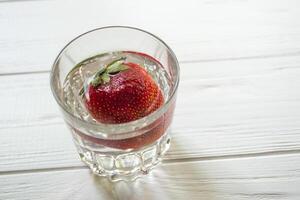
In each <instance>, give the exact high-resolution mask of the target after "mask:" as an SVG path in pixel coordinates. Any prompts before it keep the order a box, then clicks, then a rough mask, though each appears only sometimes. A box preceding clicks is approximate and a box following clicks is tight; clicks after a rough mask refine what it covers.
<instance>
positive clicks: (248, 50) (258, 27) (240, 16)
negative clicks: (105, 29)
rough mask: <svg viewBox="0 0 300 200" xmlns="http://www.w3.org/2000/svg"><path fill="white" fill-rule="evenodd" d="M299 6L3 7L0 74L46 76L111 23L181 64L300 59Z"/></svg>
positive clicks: (271, 2)
mask: <svg viewBox="0 0 300 200" xmlns="http://www.w3.org/2000/svg"><path fill="white" fill-rule="evenodd" d="M299 6H300V2H299V1H298V0H287V1H284V2H282V1H280V0H265V1H263V2H261V1H260V0H252V1H243V0H236V1H226V2H224V1H222V0H214V1H204V0H202V1H199V0H191V1H189V3H186V2H185V1H159V0H153V1H143V2H140V1H138V0H132V1H130V2H126V4H121V3H120V2H119V1H117V0H113V1H110V3H109V4H106V3H102V2H99V1H97V0H89V1H78V2H76V3H74V2H72V1H63V2H62V1H58V0H51V1H28V2H22V1H21V2H15V3H9V2H2V3H1V4H0V27H1V34H0V51H1V54H0V61H1V62H0V74H7V73H20V72H33V71H47V70H49V69H50V67H51V64H52V62H53V60H54V58H55V56H56V55H57V54H58V52H59V50H60V49H61V48H62V47H63V46H64V45H65V44H66V43H67V42H68V41H69V40H71V39H72V38H74V37H75V36H77V35H78V34H80V33H82V32H85V31H87V30H90V29H93V28H96V27H101V26H108V25H128V26H136V27H140V28H143V29H146V30H149V31H150V32H153V33H155V34H157V35H158V36H160V37H162V38H163V39H164V40H165V41H166V42H167V43H168V44H170V45H171V47H172V48H174V50H175V52H176V54H177V55H178V58H179V60H180V61H182V62H191V61H214V60H226V59H249V58H260V57H276V56H282V57H284V56H288V55H300V48H299V46H300V21H299V20H298V19H299V12H298V7H299ZM179 10H180V13H178V11H179ZM116 13H118V14H117V15H116ZM120 16H122V17H120Z"/></svg>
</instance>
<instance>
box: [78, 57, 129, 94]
mask: <svg viewBox="0 0 300 200" xmlns="http://www.w3.org/2000/svg"><path fill="white" fill-rule="evenodd" d="M125 60H126V57H121V58H118V59H116V60H114V61H112V62H111V63H109V64H107V65H106V66H104V67H101V68H100V70H99V71H98V72H97V73H96V74H95V75H94V77H93V79H92V80H91V82H90V84H92V85H93V86H94V87H98V86H99V85H100V84H106V83H108V82H109V81H110V76H111V75H115V74H117V73H119V72H121V71H124V70H127V69H128V67H127V66H126V65H124V61H125ZM84 91H85V87H82V89H81V90H80V92H79V95H80V96H82V95H83V94H84Z"/></svg>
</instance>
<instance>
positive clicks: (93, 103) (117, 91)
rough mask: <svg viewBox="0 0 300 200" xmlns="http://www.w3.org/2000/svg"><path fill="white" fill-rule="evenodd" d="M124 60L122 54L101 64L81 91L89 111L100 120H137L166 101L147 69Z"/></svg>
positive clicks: (109, 122) (102, 121)
mask: <svg viewBox="0 0 300 200" xmlns="http://www.w3.org/2000/svg"><path fill="white" fill-rule="evenodd" d="M125 60H126V58H124V57H122V58H120V59H117V60H115V61H113V62H112V63H110V64H108V65H106V66H105V67H102V68H101V69H100V70H99V71H98V72H97V73H96V74H95V75H94V77H93V78H92V80H91V81H90V83H89V84H88V85H87V87H86V89H85V90H82V91H81V94H83V97H84V103H85V106H86V108H87V110H88V111H89V113H90V114H91V115H92V116H93V117H94V118H95V119H96V120H97V121H99V122H101V123H108V124H117V123H125V122H130V121H133V120H137V119H140V118H142V117H144V116H147V115H149V114H150V113H152V112H153V111H155V110H157V109H158V108H159V107H160V106H162V104H163V103H164V97H163V95H162V92H161V90H160V88H159V87H158V85H157V84H156V83H155V81H154V80H153V79H152V77H151V76H150V75H149V74H148V73H147V71H146V70H145V69H144V68H142V67H141V66H139V65H138V64H135V63H131V62H125Z"/></svg>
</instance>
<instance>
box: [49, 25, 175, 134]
mask: <svg viewBox="0 0 300 200" xmlns="http://www.w3.org/2000/svg"><path fill="white" fill-rule="evenodd" d="M114 28H122V29H129V30H135V31H140V32H143V33H145V34H147V35H149V36H151V37H153V38H154V39H157V40H158V41H159V42H160V43H162V44H163V45H164V46H165V47H166V49H167V50H168V51H169V53H170V54H171V56H172V57H173V59H174V61H175V65H176V66H175V68H176V70H177V77H176V79H175V84H174V88H173V90H172V93H171V95H170V97H169V98H168V100H167V101H166V102H164V104H163V105H162V106H161V107H160V108H159V109H157V110H155V111H154V112H152V113H150V114H149V115H147V116H144V117H142V118H140V119H137V120H134V121H130V122H125V123H119V124H105V123H101V122H97V123H95V122H88V121H84V120H83V119H81V118H79V117H78V116H76V115H74V114H72V113H71V112H70V111H69V110H68V109H66V108H65V106H64V105H63V103H62V101H61V100H60V98H59V97H58V95H57V93H56V92H55V90H54V82H53V81H54V76H53V72H54V69H55V66H57V62H58V60H59V58H60V57H61V55H62V53H63V52H64V51H65V50H66V49H67V48H68V47H69V46H70V45H71V44H72V43H73V42H74V41H76V40H78V39H80V38H81V37H83V36H85V35H88V34H89V33H92V32H96V31H99V30H100V31H101V30H105V29H114ZM179 74H180V67H179V62H178V60H177V57H176V55H175V53H174V52H173V50H172V49H171V48H170V47H169V46H168V45H167V44H166V43H165V42H164V41H163V40H162V39H160V38H159V37H158V36H156V35H154V34H152V33H150V32H148V31H145V30H143V29H140V28H136V27H131V26H104V27H99V28H95V29H92V30H89V31H86V32H84V33H82V34H80V35H78V36H77V37H75V38H74V39H72V40H71V41H69V42H68V43H67V44H66V45H65V46H64V47H63V48H62V50H61V51H60V52H59V53H58V55H57V56H56V58H55V60H54V62H53V64H52V67H51V72H50V88H51V92H52V94H53V96H54V98H55V100H56V102H57V103H58V105H59V107H60V108H61V109H62V110H63V111H64V112H65V113H66V114H67V115H68V116H69V117H70V118H71V119H72V120H75V121H77V120H78V121H79V122H81V123H83V124H87V125H90V126H96V127H103V128H107V129H109V128H116V127H119V128H122V127H127V126H132V125H137V124H141V123H144V122H145V119H147V118H153V121H155V120H156V119H157V118H158V117H159V116H160V115H161V114H162V113H164V112H163V110H164V109H165V108H166V107H168V106H169V105H170V103H171V102H172V100H173V99H174V96H175V94H176V91H177V89H178V85H179Z"/></svg>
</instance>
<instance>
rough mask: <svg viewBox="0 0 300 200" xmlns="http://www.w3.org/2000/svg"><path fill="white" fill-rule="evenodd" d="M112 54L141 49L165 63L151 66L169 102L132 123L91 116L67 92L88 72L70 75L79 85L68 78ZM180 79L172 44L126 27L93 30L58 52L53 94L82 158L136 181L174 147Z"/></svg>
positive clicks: (113, 176) (100, 171) (112, 176)
mask: <svg viewBox="0 0 300 200" xmlns="http://www.w3.org/2000/svg"><path fill="white" fill-rule="evenodd" d="M107 52H139V53H138V54H140V55H147V56H148V57H149V58H151V59H153V60H155V61H157V62H159V63H160V66H158V67H157V66H152V67H150V68H146V70H147V71H148V73H150V74H152V75H154V76H155V77H156V79H155V81H156V83H157V84H158V85H159V87H160V89H161V90H162V91H163V93H164V97H165V101H164V104H163V105H162V106H161V107H160V108H159V109H157V110H156V111H154V112H153V113H151V114H149V115H147V116H145V117H143V118H141V119H138V120H135V121H131V122H127V123H121V124H105V123H100V122H96V121H95V120H94V121H91V120H86V119H87V118H86V117H90V116H88V115H89V114H88V112H85V111H84V106H82V104H81V103H80V102H78V101H76V98H75V97H74V96H72V98H74V101H71V102H70V101H69V100H66V96H67V97H68V95H70V94H73V92H74V90H75V91H78V89H79V88H80V87H82V85H83V82H84V80H81V79H80V78H78V77H83V76H82V74H80V73H83V72H78V73H79V75H78V77H77V76H74V77H71V79H70V81H73V82H74V84H73V85H72V86H71V87H68V88H67V89H66V81H65V79H66V77H67V76H68V74H69V73H70V71H72V70H73V69H74V66H76V65H77V64H78V63H82V62H84V60H86V59H87V58H91V57H93V56H95V55H105V54H106V53H107ZM108 55H111V54H108ZM160 67H161V69H158V68H160ZM159 70H160V71H159ZM166 77H168V79H166ZM166 80H167V81H166ZM178 83H179V65H178V61H177V59H176V56H175V54H174V53H173V51H172V50H171V49H170V47H168V45H167V44H166V43H165V42H163V41H162V40H161V39H160V38H158V37H157V36H155V35H153V34H151V33H149V32H147V31H144V30H141V29H138V28H133V27H124V26H110V27H103V28H98V29H94V30H91V31H89V32H86V33H84V34H82V35H79V36H78V37H76V38H75V39H73V40H72V41H71V42H69V43H68V44H67V45H66V46H65V47H64V48H63V49H62V50H61V52H60V53H59V55H58V56H57V58H56V60H55V62H54V64H53V66H52V70H51V76H50V84H51V90H52V93H53V95H54V97H55V99H56V101H57V103H58V105H59V107H60V110H61V111H62V114H63V118H64V120H65V122H66V124H67V126H68V127H69V129H70V130H71V133H72V137H73V141H74V143H75V146H76V148H77V150H78V153H79V155H80V158H81V159H82V161H83V162H84V163H85V164H87V165H88V166H89V167H90V169H91V170H92V171H93V173H95V174H96V175H99V176H103V177H107V178H108V179H109V180H111V181H119V180H125V181H130V180H134V179H136V178H137V177H139V176H141V175H144V174H147V173H148V172H149V171H150V170H151V169H152V168H153V167H154V166H155V165H157V164H158V163H159V162H160V161H161V160H162V157H163V155H164V154H165V153H166V151H167V150H168V149H169V146H170V133H169V132H170V124H171V122H172V118H173V113H174V108H175V101H176V93H177V87H178ZM69 99H70V98H69ZM85 115H87V116H85Z"/></svg>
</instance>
